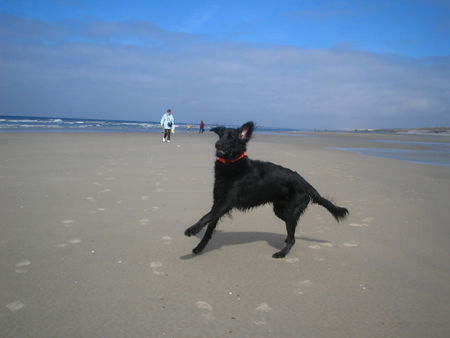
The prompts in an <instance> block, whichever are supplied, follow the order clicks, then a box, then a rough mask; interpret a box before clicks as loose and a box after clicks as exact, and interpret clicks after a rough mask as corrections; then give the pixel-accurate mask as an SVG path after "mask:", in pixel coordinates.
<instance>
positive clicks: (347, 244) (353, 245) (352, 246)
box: [343, 243, 359, 248]
mask: <svg viewBox="0 0 450 338" xmlns="http://www.w3.org/2000/svg"><path fill="white" fill-rule="evenodd" d="M343 245H344V247H346V248H356V247H357V246H359V245H358V244H355V243H344V244H343Z"/></svg>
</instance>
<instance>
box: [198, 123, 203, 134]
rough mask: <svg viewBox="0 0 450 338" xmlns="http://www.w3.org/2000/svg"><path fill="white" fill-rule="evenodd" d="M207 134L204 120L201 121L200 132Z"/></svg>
mask: <svg viewBox="0 0 450 338" xmlns="http://www.w3.org/2000/svg"><path fill="white" fill-rule="evenodd" d="M204 132H205V123H204V122H203V120H201V121H200V130H199V132H198V133H199V134H203V133H204Z"/></svg>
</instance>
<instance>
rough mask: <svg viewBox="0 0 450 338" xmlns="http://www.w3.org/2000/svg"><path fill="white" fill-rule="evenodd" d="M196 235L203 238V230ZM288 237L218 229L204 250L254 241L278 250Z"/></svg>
mask: <svg viewBox="0 0 450 338" xmlns="http://www.w3.org/2000/svg"><path fill="white" fill-rule="evenodd" d="M196 237H198V238H199V239H201V238H202V237H203V232H202V233H200V234H197V235H196ZM285 239H286V235H282V234H277V233H273V232H261V231H247V232H246V231H244V232H226V231H220V230H216V231H214V235H213V237H212V238H211V240H210V241H209V242H208V245H207V246H206V248H205V249H204V250H203V251H202V254H203V253H206V252H208V251H213V250H217V249H220V248H221V247H223V246H231V245H240V244H247V243H253V242H261V241H262V242H266V243H267V244H269V245H270V246H272V247H274V248H275V249H277V250H280V249H281V248H283V246H284V240H285ZM295 239H296V240H302V241H308V242H315V243H329V242H328V241H326V240H322V239H315V238H310V237H304V236H301V237H295ZM195 256H197V255H194V254H193V253H190V254H187V255H184V256H181V257H180V259H191V258H193V257H195Z"/></svg>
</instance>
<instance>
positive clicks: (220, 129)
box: [211, 127, 225, 137]
mask: <svg viewBox="0 0 450 338" xmlns="http://www.w3.org/2000/svg"><path fill="white" fill-rule="evenodd" d="M211 131H213V132H215V133H216V134H217V135H219V136H220V137H222V135H223V133H224V131H225V127H214V128H211Z"/></svg>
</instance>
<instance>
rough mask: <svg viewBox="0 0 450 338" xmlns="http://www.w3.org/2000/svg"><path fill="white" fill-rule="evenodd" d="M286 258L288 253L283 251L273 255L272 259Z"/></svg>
mask: <svg viewBox="0 0 450 338" xmlns="http://www.w3.org/2000/svg"><path fill="white" fill-rule="evenodd" d="M284 257H286V253H285V252H282V251H278V252H275V253H274V254H273V255H272V258H284Z"/></svg>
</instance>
